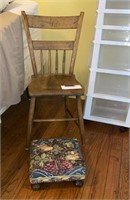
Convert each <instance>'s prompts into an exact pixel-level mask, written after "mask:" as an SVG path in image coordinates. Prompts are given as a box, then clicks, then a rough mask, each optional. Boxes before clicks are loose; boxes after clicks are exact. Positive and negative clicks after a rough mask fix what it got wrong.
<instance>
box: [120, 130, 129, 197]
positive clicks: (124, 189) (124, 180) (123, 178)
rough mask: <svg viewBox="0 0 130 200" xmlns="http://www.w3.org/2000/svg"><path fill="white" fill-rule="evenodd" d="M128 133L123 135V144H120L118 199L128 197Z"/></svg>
mask: <svg viewBox="0 0 130 200" xmlns="http://www.w3.org/2000/svg"><path fill="white" fill-rule="evenodd" d="M128 137H129V136H128V133H125V134H124V135H123V145H122V158H121V171H120V180H119V193H118V199H119V198H120V199H125V200H128V199H130V196H129V195H130V182H129V181H130V179H129V178H130V174H129V172H130V171H129V167H130V166H129V164H130V163H129V158H130V157H129V156H130V155H129V148H130V146H129V144H130V143H129V142H130V140H128Z"/></svg>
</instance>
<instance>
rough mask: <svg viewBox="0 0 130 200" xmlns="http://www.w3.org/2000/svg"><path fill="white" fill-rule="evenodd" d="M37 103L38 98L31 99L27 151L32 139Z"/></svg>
mask: <svg viewBox="0 0 130 200" xmlns="http://www.w3.org/2000/svg"><path fill="white" fill-rule="evenodd" d="M35 101H36V98H35V97H31V100H30V108H29V116H28V128H27V139H26V150H28V149H29V144H30V139H31V131H32V125H33V116H34V109H35Z"/></svg>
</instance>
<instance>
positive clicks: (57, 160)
mask: <svg viewBox="0 0 130 200" xmlns="http://www.w3.org/2000/svg"><path fill="white" fill-rule="evenodd" d="M85 175H86V166H85V161H84V159H83V156H82V153H81V151H80V145H79V142H78V140H77V139H69V138H61V139H57V138H55V139H40V140H33V141H32V144H31V148H30V182H31V185H32V188H33V189H39V188H40V183H43V182H59V181H75V185H76V186H82V185H83V180H84V179H85Z"/></svg>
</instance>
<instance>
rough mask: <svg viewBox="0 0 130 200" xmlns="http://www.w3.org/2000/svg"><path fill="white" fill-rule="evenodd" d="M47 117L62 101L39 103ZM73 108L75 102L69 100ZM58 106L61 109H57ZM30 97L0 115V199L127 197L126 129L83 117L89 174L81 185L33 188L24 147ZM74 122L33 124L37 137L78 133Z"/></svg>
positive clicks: (27, 155) (71, 135) (61, 184)
mask: <svg viewBox="0 0 130 200" xmlns="http://www.w3.org/2000/svg"><path fill="white" fill-rule="evenodd" d="M39 104H40V106H41V109H40V111H41V113H40V114H39V115H42V116H44V117H46V118H47V117H48V116H52V117H53V116H55V115H59V114H63V104H62V102H61V100H60V99H59V101H58V102H57V101H56V100H55V107H52V100H50V99H41V100H40V101H39ZM69 104H70V107H71V109H72V110H73V111H74V112H75V110H76V109H75V108H76V107H75V102H74V99H71V100H70V102H69ZM56 106H57V107H58V108H57V107H56ZM28 108H29V100H28V99H27V98H25V97H23V99H22V102H21V103H19V104H18V105H15V106H12V107H10V108H9V109H8V110H7V111H6V112H5V113H4V114H3V115H2V128H1V129H2V134H1V199H45V200H47V199H73V200H74V199H84V200H85V199H123V200H127V199H129V196H128V190H129V189H128V188H129V187H128V186H129V180H128V178H129V166H128V155H129V154H128V147H129V146H128V145H129V144H128V142H129V138H128V134H129V133H128V132H129V130H127V131H126V132H124V133H121V132H120V130H119V127H117V126H113V125H108V124H103V123H97V122H92V121H85V135H86V141H85V142H86V157H87V161H86V164H87V176H86V180H85V183H84V185H83V187H81V188H78V187H75V186H74V185H73V183H72V182H62V183H46V184H43V186H42V189H41V190H40V191H33V190H32V189H31V187H30V183H29V176H28V170H29V152H28V151H26V150H25V149H24V147H25V138H26V127H27V117H28ZM78 135H79V132H78V127H77V126H76V124H75V123H74V122H71V123H70V122H69V123H68V122H66V123H64V122H61V123H60V122H56V123H54V122H52V123H40V124H38V123H37V124H34V127H33V138H41V137H45V138H47V137H66V136H67V137H77V138H79V136H78Z"/></svg>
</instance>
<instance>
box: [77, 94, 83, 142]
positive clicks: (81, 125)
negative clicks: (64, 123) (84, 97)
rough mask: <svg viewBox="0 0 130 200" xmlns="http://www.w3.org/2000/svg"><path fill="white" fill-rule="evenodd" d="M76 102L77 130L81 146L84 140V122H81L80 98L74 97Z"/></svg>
mask: <svg viewBox="0 0 130 200" xmlns="http://www.w3.org/2000/svg"><path fill="white" fill-rule="evenodd" d="M76 100H77V111H78V119H79V128H80V135H81V142H82V144H83V142H84V141H85V140H84V122H83V114H82V105H81V98H80V96H76Z"/></svg>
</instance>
